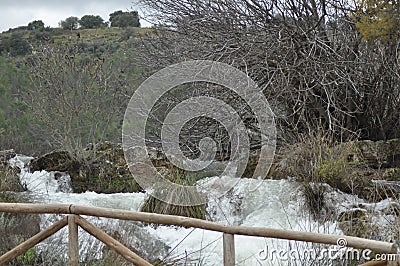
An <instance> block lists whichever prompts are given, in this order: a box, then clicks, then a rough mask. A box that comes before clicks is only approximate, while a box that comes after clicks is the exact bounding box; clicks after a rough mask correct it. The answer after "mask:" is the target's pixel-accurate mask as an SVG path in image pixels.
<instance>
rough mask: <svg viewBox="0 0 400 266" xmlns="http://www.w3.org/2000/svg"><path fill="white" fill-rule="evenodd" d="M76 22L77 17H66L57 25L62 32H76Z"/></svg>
mask: <svg viewBox="0 0 400 266" xmlns="http://www.w3.org/2000/svg"><path fill="white" fill-rule="evenodd" d="M78 21H79V19H78V18H77V17H68V18H66V19H65V20H61V21H60V22H59V23H58V24H59V25H60V27H61V28H62V29H64V30H76V29H77V28H78V25H79V23H78Z"/></svg>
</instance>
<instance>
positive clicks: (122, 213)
mask: <svg viewBox="0 0 400 266" xmlns="http://www.w3.org/2000/svg"><path fill="white" fill-rule="evenodd" d="M0 212H11V213H38V214H39V213H41V214H44V213H53V214H77V215H89V216H96V217H105V218H112V219H120V220H130V221H140V222H146V223H153V224H164V225H176V226H185V227H195V228H201V229H206V230H211V231H218V232H222V233H226V234H231V235H235V234H236V235H248V236H258V237H269V238H279V239H287V240H297V241H306V242H313V243H321V244H329V245H336V244H337V241H338V239H339V238H344V239H345V240H346V241H347V246H348V247H353V248H356V249H370V250H372V251H373V252H376V253H397V245H396V244H394V243H387V242H382V241H376V240H369V239H364V238H359V237H352V236H345V235H331V234H321V233H312V232H300V231H294V230H285V229H274V228H265V227H248V226H232V225H224V224H221V223H215V222H210V221H205V220H200V219H194V218H187V217H182V216H174V215H162V214H155V213H143V212H136V211H128V210H116V209H109V208H100V207H87V206H80V205H72V204H71V205H68V204H30V203H0Z"/></svg>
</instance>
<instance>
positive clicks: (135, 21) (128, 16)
mask: <svg viewBox="0 0 400 266" xmlns="http://www.w3.org/2000/svg"><path fill="white" fill-rule="evenodd" d="M110 23H111V27H121V28H125V27H140V22H139V13H138V12H137V11H131V12H122V11H121V10H119V11H115V12H113V13H111V14H110Z"/></svg>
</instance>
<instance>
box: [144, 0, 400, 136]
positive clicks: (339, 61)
mask: <svg viewBox="0 0 400 266" xmlns="http://www.w3.org/2000/svg"><path fill="white" fill-rule="evenodd" d="M138 4H139V5H142V7H143V10H147V11H148V14H147V16H148V19H149V20H151V21H152V22H153V23H154V24H155V25H156V26H155V31H154V32H152V33H151V34H149V35H148V36H147V37H146V38H144V39H143V46H142V49H143V53H142V54H143V55H144V57H143V58H142V61H143V62H145V65H146V68H147V69H148V70H149V71H152V70H155V69H159V68H161V67H163V66H166V65H168V64H171V63H173V62H179V61H182V60H186V59H188V58H190V59H209V60H215V61H221V62H225V63H228V64H231V65H233V66H236V67H238V68H239V69H241V70H243V71H246V72H247V73H248V75H249V76H250V77H252V78H253V79H254V80H255V81H256V82H257V83H258V85H259V86H260V87H261V89H262V90H263V92H264V94H265V95H266V96H267V98H268V100H269V101H270V103H271V104H272V106H273V108H274V111H275V113H276V114H277V118H278V122H279V123H278V125H279V126H280V127H281V129H282V130H283V132H285V133H288V134H285V135H286V136H288V135H290V134H289V133H292V132H294V133H295V132H307V131H312V130H316V129H324V130H327V131H329V132H331V133H332V134H333V135H335V136H337V137H340V138H342V137H345V138H346V137H348V136H349V135H354V134H357V135H358V136H359V137H361V138H369V139H388V138H393V137H399V134H400V133H399V132H400V119H399V118H400V112H399V109H400V108H399V107H400V89H399V84H400V79H399V74H400V71H399V69H400V68H399V63H400V62H399V60H398V51H399V40H398V39H396V40H393V39H392V40H390V42H389V41H386V42H385V41H382V40H376V41H374V42H372V43H371V42H366V41H363V40H362V38H361V34H360V33H359V31H358V29H357V27H356V22H357V16H355V15H354V14H357V12H356V11H357V9H356V8H357V6H356V4H355V3H351V1H344V0H343V1H342V0H311V1H302V0H291V1H283V0H282V1H281V0H277V1H271V0H235V1H231V0H211V1H204V0H180V1H172V0H157V1H156V0H140V1H138Z"/></svg>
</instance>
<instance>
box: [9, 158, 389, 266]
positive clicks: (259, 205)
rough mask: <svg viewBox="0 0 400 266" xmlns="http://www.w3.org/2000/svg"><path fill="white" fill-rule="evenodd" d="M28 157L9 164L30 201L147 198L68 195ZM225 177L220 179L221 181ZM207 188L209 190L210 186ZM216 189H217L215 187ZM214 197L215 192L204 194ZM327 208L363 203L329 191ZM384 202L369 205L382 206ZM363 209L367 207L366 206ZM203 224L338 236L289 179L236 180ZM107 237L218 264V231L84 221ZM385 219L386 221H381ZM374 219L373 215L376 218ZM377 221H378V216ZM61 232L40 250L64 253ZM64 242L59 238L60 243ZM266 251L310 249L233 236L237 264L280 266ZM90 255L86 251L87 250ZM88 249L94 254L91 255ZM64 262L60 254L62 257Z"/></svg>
mask: <svg viewBox="0 0 400 266" xmlns="http://www.w3.org/2000/svg"><path fill="white" fill-rule="evenodd" d="M30 159H31V158H30V157H24V156H17V157H15V158H13V159H11V160H10V163H12V164H15V165H17V166H18V167H20V168H21V170H22V171H21V174H20V176H21V181H22V182H23V183H25V184H26V185H27V188H28V190H29V191H30V195H31V198H32V201H33V202H37V203H66V204H79V205H86V206H97V207H107V208H115V209H125V210H139V208H140V206H141V204H143V202H144V200H145V199H146V197H147V195H146V194H144V193H115V194H98V193H95V192H85V193H82V194H75V193H72V189H71V187H70V185H69V183H70V178H69V176H68V175H66V174H62V175H61V177H58V178H56V175H55V173H52V172H46V171H40V172H39V171H38V172H34V173H29V172H28V171H27V169H25V167H24V165H26V163H27V162H28V161H29V160H30ZM224 179H225V180H224ZM221 180H222V182H229V180H230V178H229V177H210V178H208V179H207V180H203V181H202V182H210V183H212V182H221ZM211 187H213V186H211ZM215 187H218V186H215ZM209 193H217V191H209ZM327 197H328V201H329V204H331V205H332V206H331V207H332V208H335V209H337V210H338V211H339V212H340V211H343V210H348V209H349V208H352V207H351V206H353V205H356V204H364V205H365V206H367V203H365V202H364V201H362V200H360V199H358V198H357V197H356V196H352V195H347V194H344V193H341V192H337V191H334V190H332V189H331V191H330V192H329V193H327ZM390 202H391V201H390V200H386V201H382V202H380V203H378V205H377V204H375V205H374V206H369V207H371V208H378V207H380V208H384V207H385V206H387V205H388V204H390ZM367 207H368V206H367ZM207 211H208V213H209V217H208V219H209V220H212V221H216V222H220V223H224V224H231V225H243V226H260V227H269V228H279V229H292V230H299V231H308V232H310V231H311V232H320V233H335V234H340V233H341V231H340V230H339V229H338V224H337V223H336V222H335V221H329V222H325V223H319V222H317V221H314V220H313V219H312V218H311V216H310V214H309V212H308V211H307V210H306V208H305V207H304V198H303V196H302V193H301V189H300V184H299V183H297V182H295V181H289V180H263V181H259V180H254V179H241V180H240V181H239V182H238V183H237V185H236V186H235V187H234V188H233V189H232V190H231V191H229V193H227V194H225V195H224V196H222V197H221V198H219V199H218V200H217V201H214V202H210V203H208V204H207ZM85 218H87V219H88V220H89V221H90V222H92V223H94V224H96V225H97V226H99V227H100V228H103V229H104V230H106V231H107V232H108V233H111V234H117V235H118V236H121V237H122V238H123V239H124V241H126V242H127V243H129V245H131V246H133V247H134V248H135V249H136V250H138V251H139V253H142V254H144V255H145V256H146V257H148V258H150V259H156V258H159V259H161V260H164V261H166V262H170V263H172V264H174V265H190V264H189V263H195V264H192V265H223V251H222V233H219V232H212V231H207V230H202V229H195V228H180V227H172V226H158V227H155V226H151V225H143V224H142V223H137V222H125V221H118V220H113V219H103V218H93V217H85ZM384 218H385V219H386V220H387V219H388V217H384ZM59 219H60V216H57V215H43V219H42V220H43V221H42V224H41V227H42V228H45V227H47V226H49V225H50V224H51V223H53V222H55V221H57V220H59ZM377 219H379V217H377ZM381 219H383V218H382V217H381ZM79 233H80V252H81V254H89V253H96V254H97V255H98V256H101V251H102V248H103V245H102V244H101V243H100V242H99V241H95V240H94V239H93V238H92V237H91V236H89V235H88V234H86V233H85V232H83V231H82V230H81V229H80V231H79ZM66 235H67V230H66V229H63V230H61V231H60V232H59V233H58V234H57V235H55V236H54V237H51V238H50V239H48V240H46V242H44V243H43V244H41V245H40V246H39V248H41V249H50V250H51V249H54V248H55V247H59V248H60V250H58V252H61V253H63V254H65V250H66V244H67V243H66V239H67V238H66V237H65V236H66ZM60 239H64V240H60ZM266 247H267V248H269V249H276V250H279V249H285V250H290V249H291V250H292V249H297V250H302V249H305V248H310V247H311V245H310V244H307V243H299V242H294V241H286V240H277V239H268V238H258V237H248V236H235V251H236V263H237V265H286V264H288V262H278V261H276V260H275V261H271V260H268V259H265V256H264V257H263V256H262V255H263V253H262V251H263V250H265V249H266ZM89 251H90V252H89ZM93 251H94V252H93ZM64 258H65V256H64ZM291 265H303V262H301V261H297V262H293V261H292V262H291Z"/></svg>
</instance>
